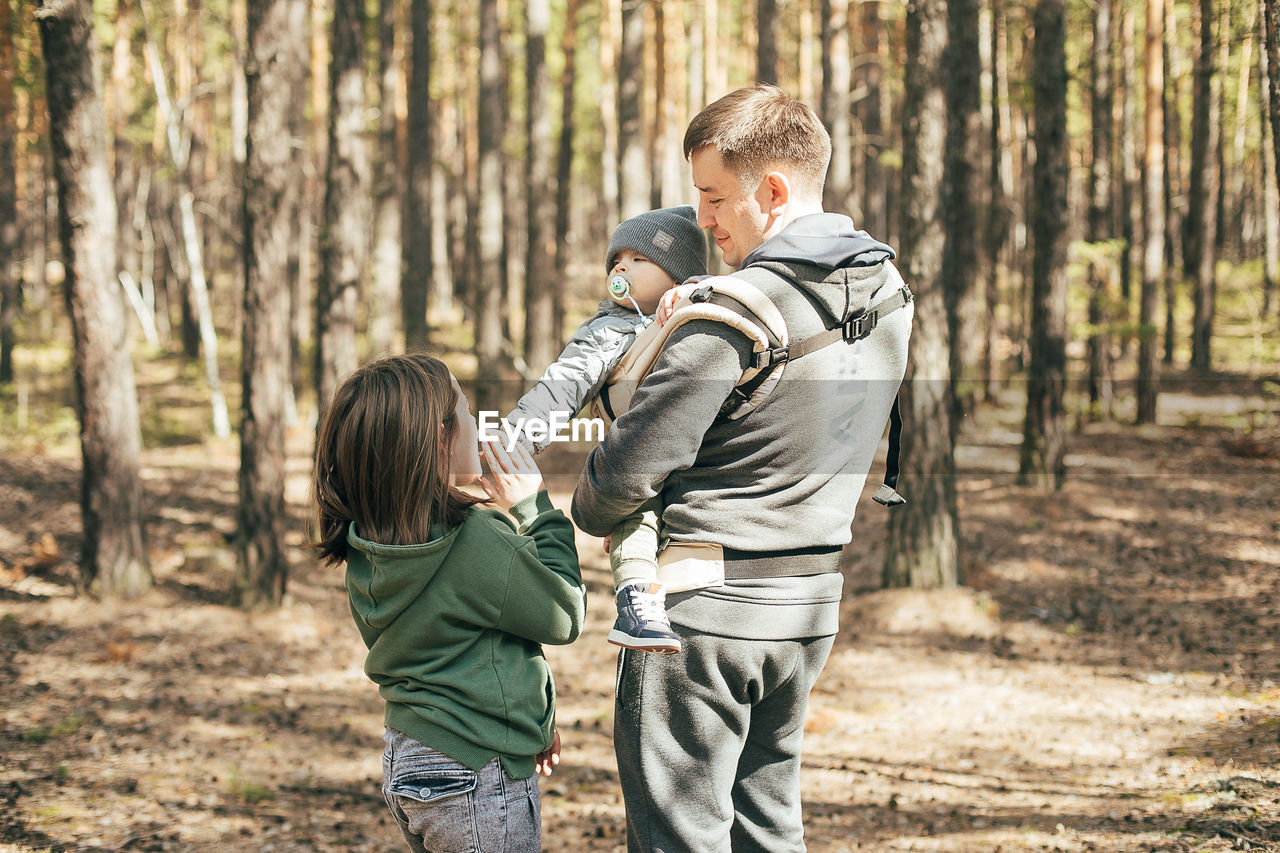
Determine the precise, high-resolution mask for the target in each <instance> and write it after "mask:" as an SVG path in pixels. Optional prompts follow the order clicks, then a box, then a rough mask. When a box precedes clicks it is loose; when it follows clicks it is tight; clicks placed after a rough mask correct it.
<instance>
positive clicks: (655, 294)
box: [609, 249, 679, 314]
mask: <svg viewBox="0 0 1280 853" xmlns="http://www.w3.org/2000/svg"><path fill="white" fill-rule="evenodd" d="M609 275H610V276H611V277H612V276H615V275H625V276H626V277H627V279H628V280H630V282H631V299H634V300H635V301H636V304H637V305H639V306H640V310H641V311H643V312H644V313H646V314H652V313H653V312H654V310H655V309H657V307H658V301H659V300H661V299H662V294H664V293H666V292H667V291H668V290H670V289H671V288H673V287H675V286H676V285H677V284H678V283H679V282H675V281H672V280H671V276H669V275H667V274H666V273H665V272H663V270H662V267H660V266H658V265H657V264H655V263H654V262H653V261H651V260H649V259H648V258H646V257H645V256H644V255H641V254H640V253H638V252H636V251H634V250H632V249H623V250H622V251H621V252H619V253H618V256H617V257H616V258H614V259H613V269H611V270H609ZM609 298H610V299H612V300H613V301H614V302H617V303H618V304H619V305H626V306H627V307H628V308H629V307H631V301H630V300H629V299H627V298H626V297H625V296H614V295H613V294H609Z"/></svg>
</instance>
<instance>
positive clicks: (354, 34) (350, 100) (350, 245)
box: [316, 0, 372, 412]
mask: <svg viewBox="0 0 1280 853" xmlns="http://www.w3.org/2000/svg"><path fill="white" fill-rule="evenodd" d="M364 9H365V4H364V0H335V2H334V6H333V28H332V34H333V40H332V44H331V51H332V55H333V57H332V60H331V62H330V65H329V145H328V156H327V158H326V162H325V188H324V211H323V213H322V219H321V224H320V278H319V282H318V287H317V292H316V407H317V409H318V410H319V411H321V412H323V411H324V410H325V409H326V408H327V407H328V404H329V400H330V399H332V398H333V393H334V391H336V390H337V388H338V383H339V382H340V381H341V379H342V377H343V376H345V375H346V374H347V373H349V372H351V371H352V370H355V369H356V365H357V355H356V301H357V299H358V297H359V293H360V290H361V288H360V281H361V278H362V277H363V275H364V270H365V261H366V259H367V257H368V253H369V248H368V247H369V239H368V238H369V223H370V214H371V210H372V205H371V203H370V193H369V188H370V186H369V153H368V150H367V146H366V144H365V114H366V107H365V97H364V89H365V73H364V26H365V13H364Z"/></svg>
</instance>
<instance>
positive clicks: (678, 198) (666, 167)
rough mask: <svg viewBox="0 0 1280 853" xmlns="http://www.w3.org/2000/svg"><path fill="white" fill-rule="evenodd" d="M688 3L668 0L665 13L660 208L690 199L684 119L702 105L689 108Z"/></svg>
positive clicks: (660, 104)
mask: <svg viewBox="0 0 1280 853" xmlns="http://www.w3.org/2000/svg"><path fill="white" fill-rule="evenodd" d="M686 5H687V4H686V3H685V2H684V0H678V2H670V0H668V2H667V3H666V4H665V8H666V12H665V14H664V15H663V21H664V24H663V33H664V35H663V38H662V43H663V50H664V52H665V54H666V56H667V57H668V62H667V71H666V75H667V91H668V92H669V93H670V97H667V98H664V99H663V100H662V101H661V102H660V103H659V105H658V107H659V110H660V111H661V113H662V126H663V132H662V136H661V139H662V142H661V144H660V145H659V151H658V155H659V162H660V163H661V169H660V174H661V179H660V181H659V186H658V190H659V202H658V205H657V206H660V207H672V206H674V205H677V204H682V203H685V202H687V201H688V199H689V192H688V187H689V177H688V173H687V171H686V169H687V167H686V166H685V162H684V130H685V120H686V117H688V116H691V115H693V114H694V113H695V112H697V111H698V109H700V108H701V107H702V105H701V104H699V105H698V106H697V107H695V108H694V109H693V110H690V109H689V80H688V76H689V74H688V72H689V70H691V69H692V66H693V63H694V61H695V60H694V58H693V56H692V55H691V51H690V47H689V44H688V38H687V37H686V24H685V6H686Z"/></svg>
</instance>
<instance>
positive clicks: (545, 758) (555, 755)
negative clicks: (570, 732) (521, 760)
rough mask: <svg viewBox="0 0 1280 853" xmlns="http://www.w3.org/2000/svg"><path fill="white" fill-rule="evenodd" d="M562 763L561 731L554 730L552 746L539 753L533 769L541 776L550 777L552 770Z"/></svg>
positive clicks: (534, 760)
mask: <svg viewBox="0 0 1280 853" xmlns="http://www.w3.org/2000/svg"><path fill="white" fill-rule="evenodd" d="M559 763H560V730H559V729H552V731H551V746H549V747H547V748H546V749H544V750H543V751H542V752H539V753H538V754H537V755H536V756H534V758H533V769H534V771H535V772H536V773H537V774H538V775H539V776H550V775H551V771H552V769H553V768H554V767H555V766H556V765H557V764H559Z"/></svg>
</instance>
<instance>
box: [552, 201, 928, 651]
mask: <svg viewBox="0 0 1280 853" xmlns="http://www.w3.org/2000/svg"><path fill="white" fill-rule="evenodd" d="M893 257H894V255H893V252H892V250H891V249H890V248H889V247H888V246H886V245H884V244H883V243H879V242H877V241H875V240H873V239H872V238H870V237H868V236H867V235H866V233H865V232H862V231H858V230H856V229H855V228H854V227H853V223H852V221H851V220H850V219H849V218H848V217H846V216H842V215H838V214H829V213H823V214H814V215H811V216H805V217H801V218H800V219H797V220H796V221H795V222H793V223H791V225H789V226H788V227H787V228H786V229H785V230H784V231H783V232H782V233H780V234H778V235H777V236H775V237H773V238H772V239H770V240H768V241H766V242H765V243H764V244H762V245H761V246H760V247H759V248H757V249H756V250H755V251H754V252H752V253H751V254H750V255H748V256H747V258H746V260H745V262H744V268H746V267H750V266H751V265H752V264H754V263H757V262H760V261H771V262H779V263H782V264H785V265H786V266H787V267H789V268H790V269H791V271H792V272H793V273H794V275H795V278H796V279H798V280H795V281H787V280H786V279H784V278H782V277H780V276H777V275H766V274H759V273H751V274H749V275H750V276H751V279H752V283H753V284H756V285H757V286H758V287H760V289H761V290H763V291H764V292H765V294H766V295H767V296H769V297H770V298H771V299H772V300H773V302H774V303H775V304H776V305H777V306H778V308H779V310H780V311H781V312H782V315H783V317H784V318H785V320H786V322H787V328H788V331H789V335H790V340H791V341H792V342H795V341H801V340H804V339H806V338H809V337H811V336H812V335H815V334H818V333H820V332H822V331H824V330H826V329H830V328H835V327H836V326H838V325H840V324H841V323H843V322H845V321H846V320H848V319H850V318H851V317H854V316H857V315H858V314H861V313H862V312H863V311H865V310H866V309H867V307H868V306H869V305H871V304H874V303H875V302H878V301H880V300H881V299H884V298H885V297H887V296H889V295H891V294H892V293H893V292H894V291H895V290H897V289H899V288H901V287H903V281H902V278H901V276H900V275H899V274H898V272H897V270H896V268H895V267H894V266H893V264H892V262H891V259H892V258H893ZM738 275H742V273H738ZM911 318H912V306H911V305H908V306H907V307H906V308H905V309H903V310H900V311H895V312H893V313H892V314H889V315H888V316H886V317H885V318H883V319H882V320H881V321H880V323H879V325H878V326H877V328H876V329H875V331H873V332H872V334H871V335H870V336H869V337H867V338H866V339H864V340H861V341H858V342H856V343H853V344H848V343H844V342H839V343H836V344H834V345H832V346H829V347H826V348H825V349H822V350H818V351H817V352H814V353H811V354H810V355H808V356H806V357H804V358H803V359H800V360H798V361H796V362H794V363H790V364H787V365H786V367H785V372H784V373H783V376H782V380H781V381H780V382H779V383H778V385H777V387H776V388H775V389H774V390H773V392H772V393H770V394H769V396H768V397H767V398H766V399H765V400H764V402H763V403H761V404H760V405H759V406H758V407H757V408H756V409H755V410H754V411H752V412H751V413H750V414H748V415H747V416H745V417H743V418H740V419H737V420H726V419H723V418H718V417H717V415H718V412H719V410H720V407H721V404H722V403H723V402H724V400H725V398H726V397H727V396H728V394H729V392H730V390H732V388H733V386H734V384H735V383H736V382H737V380H738V379H739V378H740V377H741V376H742V373H743V371H744V369H745V368H746V367H747V364H748V362H749V358H750V354H751V345H750V343H749V342H748V340H747V338H746V336H745V335H743V334H741V333H740V332H738V331H736V330H734V329H732V328H730V327H728V326H726V325H724V324H722V323H717V322H714V321H710V320H697V321H692V322H689V323H686V324H685V325H684V326H682V327H681V328H680V329H678V330H676V332H674V333H673V334H672V336H671V339H670V341H669V343H668V345H667V347H666V348H665V349H664V350H663V352H662V354H661V355H660V356H659V357H658V359H657V361H656V363H655V364H654V368H653V371H652V372H651V373H650V374H649V376H648V377H647V378H646V379H645V381H644V382H643V383H642V384H641V386H640V388H639V389H637V391H636V394H635V396H634V397H633V399H632V404H631V408H630V410H629V411H627V412H626V413H625V414H623V415H622V416H621V417H619V418H618V420H617V421H616V422H615V423H614V425H613V428H612V429H611V430H610V431H609V433H608V435H607V436H606V437H605V440H604V442H603V444H601V445H600V446H599V447H597V448H596V449H595V450H593V451H592V453H591V455H590V456H589V457H588V459H587V464H586V466H585V467H584V469H583V472H582V474H581V476H580V478H579V480H578V486H577V489H576V491H575V492H574V496H573V508H572V513H573V519H574V521H575V522H576V523H577V524H578V526H579V527H580V528H582V529H583V530H584V531H586V532H588V533H591V534H594V535H598V536H603V535H606V534H608V533H609V532H610V531H611V530H612V529H613V527H614V525H615V524H616V523H617V522H618V521H620V520H621V519H622V518H623V517H625V516H626V515H627V514H629V513H630V512H632V511H634V510H635V509H636V507H638V506H640V504H641V503H643V502H644V501H645V500H647V499H649V498H652V497H654V496H660V497H661V500H662V503H663V505H664V507H665V509H664V512H663V515H662V527H663V534H664V536H666V537H669V538H670V539H671V540H673V541H677V542H711V543H715V544H719V545H722V546H725V547H726V548H728V549H734V550H735V551H739V552H751V553H764V554H771V553H775V552H779V551H791V550H794V549H813V548H821V547H824V546H826V547H832V548H835V547H839V546H842V545H844V544H846V543H848V542H849V540H850V536H851V534H850V524H851V523H852V521H853V515H854V509H855V505H856V503H857V501H858V498H859V496H860V494H861V492H862V487H863V484H864V482H865V480H866V477H867V473H868V471H869V470H870V468H871V464H872V461H873V459H874V456H875V452H876V447H877V446H878V444H879V441H880V438H881V436H882V435H883V433H884V428H885V424H886V422H887V421H888V417H889V412H890V409H891V408H892V405H893V400H894V397H895V395H896V394H897V391H898V387H899V385H900V384H901V382H902V378H903V375H904V373H905V370H906V359H907V341H908V338H909V336H910V329H911ZM839 597H840V576H839V574H838V573H836V574H834V575H833V574H831V573H827V574H823V575H813V576H800V577H784V578H770V579H750V580H736V581H729V582H728V583H727V584H726V586H725V587H722V588H711V589H706V590H701V591H698V592H695V593H688V594H680V595H673V596H670V597H669V598H668V612H669V615H670V616H671V619H672V621H673V622H675V623H677V624H682V625H686V626H687V627H690V628H694V629H697V630H704V631H709V632H711V633H721V634H727V635H729V636H754V637H759V638H761V639H771V638H772V639H781V638H784V637H800V636H818V635H821V634H825V633H833V632H834V631H835V624H834V619H835V608H834V607H833V606H828V605H832V604H833V603H834V602H838V601H839ZM784 603H785V604H795V605H801V606H800V607H798V608H789V609H790V610H792V611H793V612H792V613H790V614H789V615H783V614H782V613H780V612H779V610H780V609H779V608H777V607H774V606H772V605H777V604H784ZM760 607H767V608H768V609H767V610H760V609H759V608H760Z"/></svg>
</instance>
